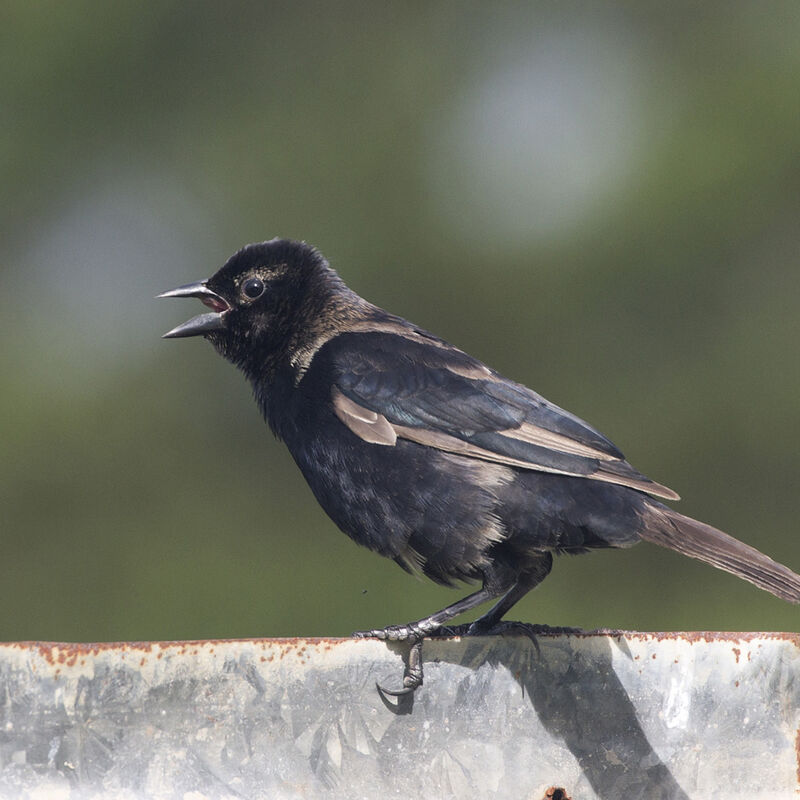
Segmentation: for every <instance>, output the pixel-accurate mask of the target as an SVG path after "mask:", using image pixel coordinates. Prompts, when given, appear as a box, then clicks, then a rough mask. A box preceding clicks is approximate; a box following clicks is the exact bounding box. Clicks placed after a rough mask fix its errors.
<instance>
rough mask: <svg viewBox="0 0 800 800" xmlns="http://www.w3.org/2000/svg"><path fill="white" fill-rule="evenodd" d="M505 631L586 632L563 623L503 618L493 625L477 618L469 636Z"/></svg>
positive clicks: (543, 633)
mask: <svg viewBox="0 0 800 800" xmlns="http://www.w3.org/2000/svg"><path fill="white" fill-rule="evenodd" d="M505 633H523V634H525V635H526V636H531V637H533V636H558V635H563V634H574V633H585V631H583V630H581V628H568V627H565V626H562V625H557V626H553V625H539V624H535V623H532V622H515V621H513V620H509V621H506V620H501V621H500V622H496V623H494V624H493V625H490V626H485V625H481V621H480V620H476V621H475V622H473V623H472V624H471V625H470V626H469V627H468V628H467V634H466V635H467V636H502V635H503V634H505Z"/></svg>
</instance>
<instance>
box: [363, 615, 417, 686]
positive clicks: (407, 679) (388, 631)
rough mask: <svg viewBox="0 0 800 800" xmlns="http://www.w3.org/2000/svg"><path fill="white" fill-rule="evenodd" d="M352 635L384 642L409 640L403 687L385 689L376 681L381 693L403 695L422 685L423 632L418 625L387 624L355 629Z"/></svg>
mask: <svg viewBox="0 0 800 800" xmlns="http://www.w3.org/2000/svg"><path fill="white" fill-rule="evenodd" d="M353 637H354V638H356V639H380V640H381V641H384V642H407V641H410V642H411V649H410V650H409V652H408V661H407V663H406V668H405V670H404V672H403V688H402V689H387V688H386V687H384V686H381V685H380V684H379V683H376V684H375V686H376V687H377V689H378V691H379V692H381V694H386V695H390V696H392V697H403V696H404V695H408V694H413V693H414V692H415V691H416V690H417V689H419V687H420V686H422V678H423V675H422V640H423V639H424V637H425V634H424V633H423V632H422V630H421V628H420V627H419V626H417V625H414V624H413V623H409V624H408V625H389V626H388V627H386V628H380V629H376V630H371V631H356V632H355V633H354V634H353Z"/></svg>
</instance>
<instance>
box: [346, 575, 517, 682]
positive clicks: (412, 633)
mask: <svg viewBox="0 0 800 800" xmlns="http://www.w3.org/2000/svg"><path fill="white" fill-rule="evenodd" d="M505 589H506V587H503V589H500V590H498V588H497V586H496V584H494V583H488V582H486V583H484V585H483V588H482V589H479V590H478V591H477V592H473V593H472V594H471V595H468V596H467V597H465V598H464V599H463V600H459V601H458V602H457V603H453V604H452V605H450V606H447V608H443V609H442V610H441V611H437V612H436V613H435V614H431V615H430V616H429V617H424V618H423V619H420V620H417V621H416V622H409V623H408V624H407V625H389V626H388V627H386V628H376V629H374V630H371V631H356V632H355V633H354V634H353V636H354V637H355V638H356V639H382V640H383V641H385V642H407V641H410V642H411V651H410V652H409V656H408V666H407V667H406V670H405V673H404V675H403V688H402V689H384V688H383V687H381V686H380V684H379V685H378V689H379V690H380V691H382V692H383V693H384V694H391V695H394V696H399V695H404V694H410V693H411V692H414V691H415V690H416V689H418V688H419V687H420V686H422V677H423V676H422V640H423V639H424V638H425V637H426V636H428V635H430V634H431V633H434V632H435V631H437V630H439V628H441V627H442V625H444V623H445V622H447V620H449V619H452V618H453V617H455V616H458V615H459V614H463V613H464V612H465V611H469V610H470V609H471V608H475V606H479V605H480V604H481V603H485V602H486V601H487V600H491V599H492V598H493V597H497V596H498V595H499V594H502V592H503V591H505Z"/></svg>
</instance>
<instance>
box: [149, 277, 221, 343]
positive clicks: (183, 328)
mask: <svg viewBox="0 0 800 800" xmlns="http://www.w3.org/2000/svg"><path fill="white" fill-rule="evenodd" d="M156 297H198V298H199V299H200V301H201V302H202V303H203V305H206V306H208V307H209V308H213V309H214V312H213V313H211V314H199V315H198V316H196V317H192V319H190V320H189V321H188V322H184V323H183V325H178V327H177V328H173V329H172V330H171V331H167V332H166V333H165V334H164V335H163V336H162V337H161V338H162V339H180V338H182V337H184V336H200V335H201V334H203V333H207V332H208V331H218V330H220V329H221V328H224V327H225V314H227V312H228V311H230V310H231V305H230V303H229V302H228V301H227V300H225V299H224V298H222V297H220V296H219V295H218V294H217V293H216V292H212V291H211V289H209V288H208V286H206V284H205V282H203V281H198V282H197V283H187V284H185V285H184V286H179V287H178V288H177V289H170V290H169V291H168V292H162V293H161V294H157V295H156Z"/></svg>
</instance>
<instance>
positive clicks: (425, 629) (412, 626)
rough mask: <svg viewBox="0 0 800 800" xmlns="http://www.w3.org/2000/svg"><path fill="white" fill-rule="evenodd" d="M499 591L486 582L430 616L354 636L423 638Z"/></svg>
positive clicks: (393, 639) (387, 639) (398, 639)
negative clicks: (480, 587)
mask: <svg viewBox="0 0 800 800" xmlns="http://www.w3.org/2000/svg"><path fill="white" fill-rule="evenodd" d="M498 594H501V592H498V591H497V590H496V589H494V588H490V587H489V586H487V585H486V584H484V586H483V588H482V589H479V590H478V591H477V592H473V593H472V594H470V595H468V596H467V597H465V598H463V600H459V601H458V602H457V603H453V604H452V605H450V606H447V608H443V609H442V610H441V611H437V612H436V613H435V614H431V615H430V616H429V617H423V618H422V619H418V620H417V621H416V622H409V623H407V624H405V625H388V626H387V627H385V628H375V629H373V630H371V631H356V632H355V633H354V634H353V636H354V637H355V638H356V639H382V640H383V641H385V642H405V641H409V640H415V639H421V638H423V637H425V636H429V635H430V634H431V633H434V632H435V631H437V630H439V628H441V627H442V625H444V623H445V622H447V620H449V619H452V618H453V617H457V616H458V615H459V614H463V613H464V612H465V611H469V610H470V609H472V608H475V606H479V605H480V604H481V603H485V602H486V601H487V600H491V599H492V598H493V597H497V595H498Z"/></svg>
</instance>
